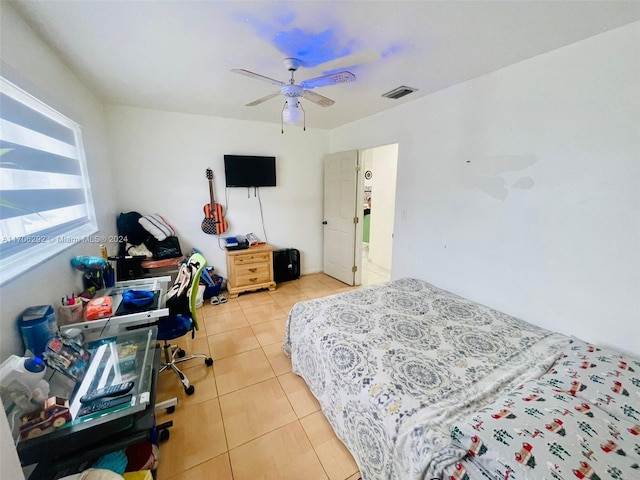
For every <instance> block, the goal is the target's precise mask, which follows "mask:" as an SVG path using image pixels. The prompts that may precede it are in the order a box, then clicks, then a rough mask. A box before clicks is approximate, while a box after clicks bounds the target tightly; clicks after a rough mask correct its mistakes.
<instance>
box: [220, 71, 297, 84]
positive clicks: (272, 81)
mask: <svg viewBox="0 0 640 480" xmlns="http://www.w3.org/2000/svg"><path fill="white" fill-rule="evenodd" d="M231 71H232V72H234V73H239V74H240V75H244V76H245V77H249V78H255V79H256V80H262V81H263V82H267V83H270V84H272V85H277V86H278V87H284V86H285V85H287V84H286V83H284V82H281V81H280V80H275V79H273V78H269V77H265V76H264V75H259V74H257V73H253V72H250V71H249V70H244V69H242V68H234V69H233V70H231Z"/></svg>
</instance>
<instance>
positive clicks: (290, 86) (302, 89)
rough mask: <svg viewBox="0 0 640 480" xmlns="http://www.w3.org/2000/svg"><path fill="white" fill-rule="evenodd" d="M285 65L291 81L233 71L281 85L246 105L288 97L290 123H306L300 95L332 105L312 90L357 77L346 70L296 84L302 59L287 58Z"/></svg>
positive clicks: (286, 114) (285, 119) (285, 118)
mask: <svg viewBox="0 0 640 480" xmlns="http://www.w3.org/2000/svg"><path fill="white" fill-rule="evenodd" d="M284 65H285V67H286V68H287V70H289V71H290V72H291V79H290V80H289V83H285V82H281V81H279V80H275V79H273V78H269V77H265V76H264V75H259V74H257V73H254V72H250V71H249V70H244V69H241V68H234V69H233V70H232V72H235V73H239V74H240V75H245V76H247V77H250V78H255V79H257V80H262V81H263V82H267V83H270V84H272V85H276V86H278V87H280V91H279V92H274V93H270V94H269V95H266V96H264V97H262V98H258V99H257V100H254V101H253V102H250V103H247V104H246V106H247V107H255V106H256V105H260V104H261V103H262V102H266V101H267V100H270V99H272V98H275V97H277V96H278V95H282V96H284V97H285V98H286V103H285V104H284V107H283V109H282V121H283V122H286V123H288V124H290V125H298V124H300V123H304V109H303V108H302V104H301V103H300V101H299V98H300V97H303V98H306V99H307V100H309V101H311V102H313V103H315V104H317V105H320V106H321V107H330V106H331V105H333V104H334V103H335V102H334V101H333V100H331V99H330V98H327V97H325V96H323V95H320V94H318V93H316V92H313V91H312V90H313V89H314V88H318V87H325V86H327V85H335V84H337V83H347V82H353V81H354V80H355V79H356V76H355V75H354V74H353V73H351V72H347V71H346V70H344V71H341V72H336V73H330V74H329V75H323V76H321V77H315V78H311V79H309V80H303V81H302V82H300V83H299V84H296V83H295V79H294V73H295V71H296V70H298V68H299V67H300V65H301V62H300V60H298V59H297V58H285V59H284ZM305 129H306V128H305ZM283 133H284V128H283Z"/></svg>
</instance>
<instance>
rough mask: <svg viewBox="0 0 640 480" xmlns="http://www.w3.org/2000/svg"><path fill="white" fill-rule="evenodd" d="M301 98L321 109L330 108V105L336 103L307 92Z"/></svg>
mask: <svg viewBox="0 0 640 480" xmlns="http://www.w3.org/2000/svg"><path fill="white" fill-rule="evenodd" d="M302 96H303V97H304V98H306V99H307V100H309V101H310V102H313V103H315V104H318V105H320V106H321V107H330V106H331V105H333V104H334V103H336V102H334V101H333V100H331V99H330V98H327V97H325V96H322V95H320V94H318V93H316V92H311V91H309V90H305V91H304V93H303V94H302Z"/></svg>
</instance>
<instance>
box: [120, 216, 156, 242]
mask: <svg viewBox="0 0 640 480" xmlns="http://www.w3.org/2000/svg"><path fill="white" fill-rule="evenodd" d="M141 217H142V215H140V214H139V213H138V212H128V213H121V214H120V215H119V216H118V219H117V220H116V227H118V235H120V236H121V237H125V238H126V239H127V243H130V244H131V245H140V244H141V243H144V242H146V241H147V239H148V238H149V236H150V235H151V234H150V233H149V232H147V231H146V230H145V229H144V227H143V226H142V225H140V222H138V220H139V219H140V218H141Z"/></svg>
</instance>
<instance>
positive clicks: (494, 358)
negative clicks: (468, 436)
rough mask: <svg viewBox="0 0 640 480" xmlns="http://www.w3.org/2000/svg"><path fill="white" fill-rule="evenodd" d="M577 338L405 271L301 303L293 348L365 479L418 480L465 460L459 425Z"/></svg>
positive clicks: (293, 316)
mask: <svg viewBox="0 0 640 480" xmlns="http://www.w3.org/2000/svg"><path fill="white" fill-rule="evenodd" d="M569 341H570V339H569V338H568V337H566V336H564V335H561V334H558V333H554V332H551V331H549V330H545V329H543V328H540V327H537V326H534V325H531V324H529V323H526V322H524V321H522V320H518V319H516V318H514V317H512V316H509V315H506V314H504V313H501V312H499V311H496V310H494V309H491V308H488V307H486V306H483V305H480V304H478V303H476V302H473V301H471V300H467V299H464V298H462V297H459V296H457V295H455V294H453V293H451V292H448V291H446V290H443V289H440V288H438V287H436V286H434V285H431V284H429V283H427V282H424V281H422V280H419V279H413V278H404V279H400V280H395V281H392V282H389V283H386V284H383V285H379V286H373V287H363V288H360V289H357V290H353V291H350V292H346V293H341V294H337V295H332V296H329V297H324V298H319V299H315V300H310V301H305V302H300V303H298V304H296V305H294V307H293V308H292V310H291V312H290V314H289V317H288V320H287V325H286V331H285V339H284V345H283V347H284V351H285V353H286V354H287V355H288V356H290V358H291V364H292V371H293V372H294V373H296V374H298V375H300V376H301V377H302V378H303V379H304V380H305V381H306V383H307V385H308V387H309V389H310V391H311V392H312V393H313V395H314V396H315V397H316V398H317V399H318V401H319V403H320V405H321V409H322V412H323V413H324V415H325V416H326V418H327V419H328V421H329V422H330V424H331V426H332V427H333V429H334V431H335V432H336V434H337V436H338V437H339V438H340V439H341V440H342V442H343V443H344V444H345V445H346V447H347V448H348V449H349V451H350V452H351V454H352V455H353V457H354V459H355V461H356V463H357V464H358V467H359V468H360V473H361V475H362V478H363V480H374V479H381V480H382V479H384V480H392V479H398V480H412V479H430V478H441V477H442V475H443V474H444V473H443V472H445V470H446V471H450V469H451V468H453V467H455V465H456V463H457V462H458V461H459V460H460V457H461V455H462V454H463V453H464V452H462V453H461V446H460V445H459V444H456V443H455V442H452V437H451V427H452V425H453V424H454V423H455V422H457V421H460V420H461V419H464V418H467V417H468V416H469V415H473V414H474V412H476V411H478V410H479V409H482V408H483V407H485V406H487V405H490V404H491V403H492V402H495V401H496V400H497V399H498V398H500V396H502V395H504V394H505V392H509V391H511V390H512V389H514V388H515V387H516V386H518V385H520V384H522V383H523V382H527V381H530V380H532V379H537V378H539V377H540V376H542V375H543V374H544V373H545V372H546V371H547V370H549V369H550V368H551V366H552V365H553V364H554V362H555V361H556V360H557V359H558V358H559V357H560V356H561V355H563V351H564V350H565V349H566V348H567V346H568V345H569Z"/></svg>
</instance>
